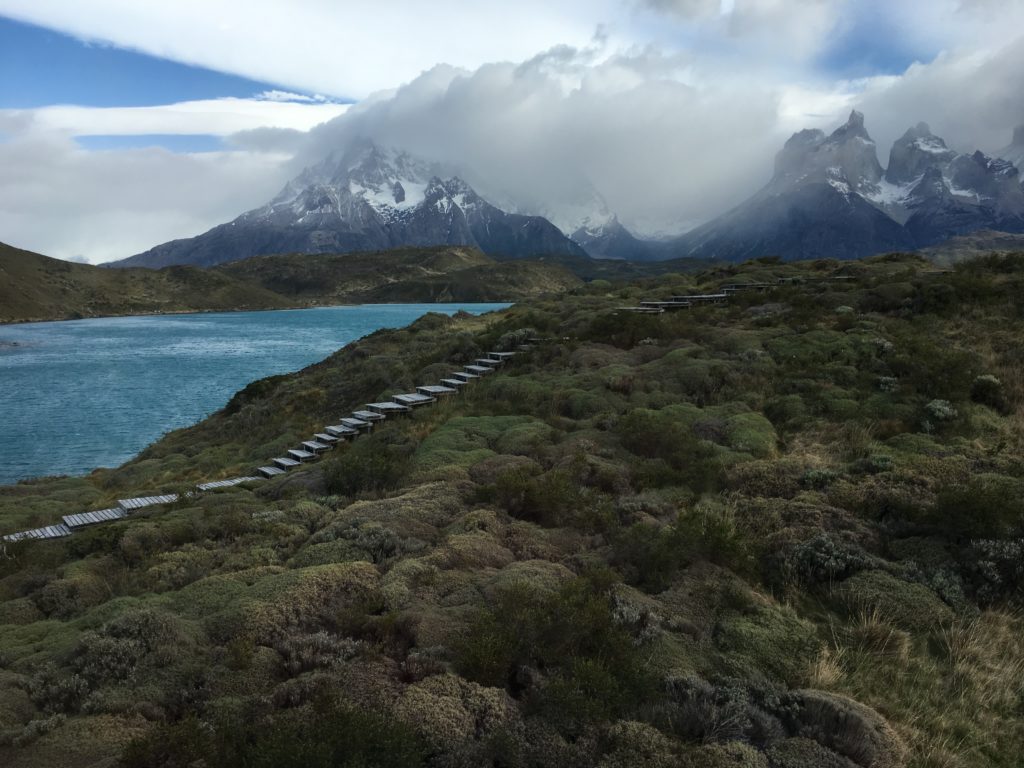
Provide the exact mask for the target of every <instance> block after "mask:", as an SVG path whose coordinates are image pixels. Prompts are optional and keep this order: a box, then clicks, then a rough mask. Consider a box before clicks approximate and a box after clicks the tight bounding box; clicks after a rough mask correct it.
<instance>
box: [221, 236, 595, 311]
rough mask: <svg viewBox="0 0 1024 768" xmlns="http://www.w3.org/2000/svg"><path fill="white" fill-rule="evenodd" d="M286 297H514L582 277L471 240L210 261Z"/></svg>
mask: <svg viewBox="0 0 1024 768" xmlns="http://www.w3.org/2000/svg"><path fill="white" fill-rule="evenodd" d="M216 271H218V272H220V273H222V274H225V275H228V276H230V277H231V278H233V279H237V280H241V281H245V282H249V283H252V284H254V285H258V286H260V287H261V288H264V289H266V290H268V291H273V292H275V293H279V294H281V295H282V296H285V297H288V298H290V299H294V300H299V301H304V302H310V303H317V304H338V303H352V302H403V301H417V302H432V301H515V300H517V299H522V298H526V297H528V296H537V295H540V294H543V293H560V292H562V291H565V290H568V289H569V288H572V287H573V286H575V285H578V284H579V282H580V280H579V278H577V277H575V276H574V275H573V274H572V273H571V272H569V271H568V270H567V269H565V268H564V267H561V266H558V265H554V264H542V263H538V262H535V261H512V262H505V263H500V264H499V263H497V262H495V261H494V260H493V259H491V258H489V257H488V256H485V255H484V254H483V253H481V252H480V251H479V250H477V249H476V248H469V247H447V246H441V247H434V248H400V249H397V250H392V251H376V252H367V253H346V254H290V255H284V256H258V257H254V258H251V259H243V260H242V261H236V262H233V263H231V264H225V265H222V266H220V267H217V268H216Z"/></svg>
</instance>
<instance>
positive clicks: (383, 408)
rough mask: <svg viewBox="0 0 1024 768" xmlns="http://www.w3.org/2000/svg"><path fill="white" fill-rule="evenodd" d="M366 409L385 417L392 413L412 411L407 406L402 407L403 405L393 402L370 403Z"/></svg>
mask: <svg viewBox="0 0 1024 768" xmlns="http://www.w3.org/2000/svg"><path fill="white" fill-rule="evenodd" d="M366 407H367V408H368V409H370V410H371V411H376V412H377V413H380V414H384V415H387V414H391V413H394V414H399V413H408V412H409V410H410V408H409V406H407V405H402V404H401V403H395V402H391V401H388V402H382V403H369V404H368V405H367V406H366Z"/></svg>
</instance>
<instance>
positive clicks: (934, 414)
mask: <svg viewBox="0 0 1024 768" xmlns="http://www.w3.org/2000/svg"><path fill="white" fill-rule="evenodd" d="M924 412H925V413H926V414H927V416H928V418H929V419H933V420H934V421H940V422H943V421H952V420H953V419H955V418H956V417H957V411H956V408H954V407H953V404H952V403H951V402H949V400H932V401H931V402H930V403H928V405H926V406H925V407H924Z"/></svg>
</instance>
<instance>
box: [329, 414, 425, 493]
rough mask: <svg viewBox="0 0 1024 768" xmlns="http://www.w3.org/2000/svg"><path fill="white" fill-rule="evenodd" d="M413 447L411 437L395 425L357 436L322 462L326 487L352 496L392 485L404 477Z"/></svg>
mask: <svg viewBox="0 0 1024 768" xmlns="http://www.w3.org/2000/svg"><path fill="white" fill-rule="evenodd" d="M414 449H415V445H414V444H413V443H412V441H411V440H410V439H409V438H408V437H407V436H406V435H404V434H403V433H401V432H399V431H397V430H395V429H390V430H388V429H385V430H383V431H381V432H378V433H375V434H373V435H370V436H368V437H363V438H360V439H359V440H356V441H355V442H354V443H353V444H352V445H351V446H349V447H348V448H347V449H346V450H344V451H342V452H341V453H340V454H339V455H337V456H336V457H333V458H331V459H329V460H328V461H326V462H325V463H324V481H325V483H326V484H327V491H328V493H341V494H345V495H347V496H355V495H357V494H359V493H363V492H366V491H369V492H372V493H379V492H381V491H385V490H387V489H389V488H394V487H395V486H397V485H398V484H399V482H401V480H402V479H403V478H404V477H405V473H406V469H407V467H408V465H409V458H410V456H411V455H412V452H413V450H414Z"/></svg>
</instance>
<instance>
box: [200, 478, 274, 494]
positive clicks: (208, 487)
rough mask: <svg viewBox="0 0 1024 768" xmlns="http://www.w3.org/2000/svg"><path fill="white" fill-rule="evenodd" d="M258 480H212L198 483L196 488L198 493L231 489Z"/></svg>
mask: <svg viewBox="0 0 1024 768" xmlns="http://www.w3.org/2000/svg"><path fill="white" fill-rule="evenodd" d="M256 480H259V478H258V477H232V478H229V479H227V480H214V481H213V482H210V483H200V484H199V485H197V486H196V488H198V489H199V490H200V491H212V490H215V489H217V488H231V487H233V486H236V485H240V484H241V483H249V482H254V481H256Z"/></svg>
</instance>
